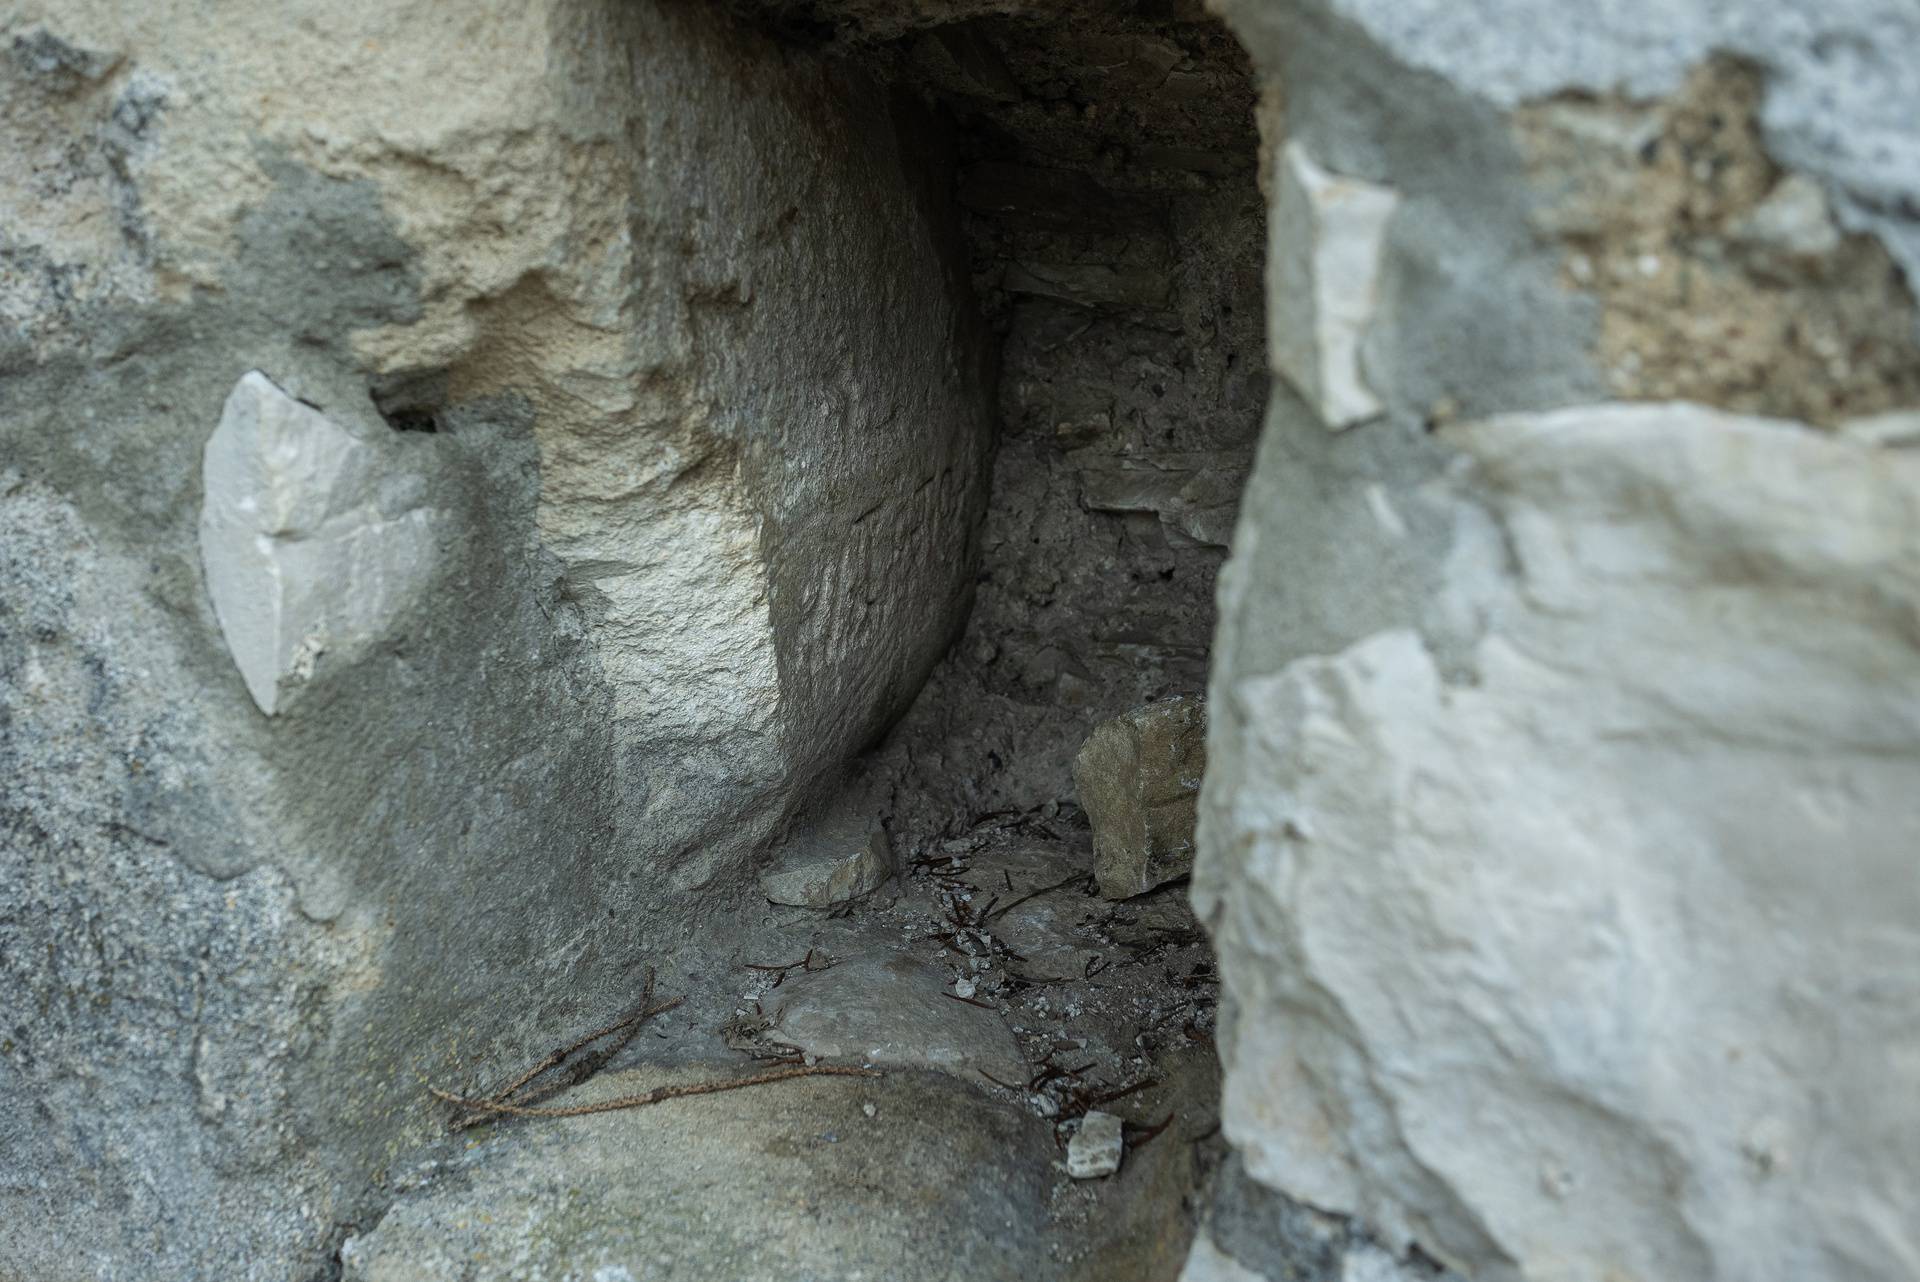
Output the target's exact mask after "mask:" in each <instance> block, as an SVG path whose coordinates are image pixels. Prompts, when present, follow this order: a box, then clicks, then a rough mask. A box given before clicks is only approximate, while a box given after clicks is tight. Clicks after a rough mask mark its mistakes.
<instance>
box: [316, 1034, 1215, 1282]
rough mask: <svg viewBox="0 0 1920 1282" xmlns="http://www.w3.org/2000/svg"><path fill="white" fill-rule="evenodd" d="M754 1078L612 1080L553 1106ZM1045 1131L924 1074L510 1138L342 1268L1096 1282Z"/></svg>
mask: <svg viewBox="0 0 1920 1282" xmlns="http://www.w3.org/2000/svg"><path fill="white" fill-rule="evenodd" d="M950 1004H951V1003H950ZM957 1008H958V1009H962V1010H964V1009H965V1008H964V1007H957ZM982 1013H984V1012H982ZM753 1067H754V1066H752V1065H728V1066H720V1067H714V1066H707V1067H704V1068H700V1069H697V1070H694V1069H674V1070H663V1069H658V1068H648V1069H637V1070H634V1071H631V1072H626V1073H610V1074H606V1075H604V1076H603V1077H600V1078H596V1079H595V1080H594V1081H592V1082H590V1083H588V1084H587V1085H586V1086H584V1087H582V1088H580V1089H578V1090H575V1091H572V1092H570V1093H568V1095H566V1096H565V1097H564V1100H563V1101H556V1102H565V1103H569V1104H577V1103H583V1102H586V1101H588V1100H591V1099H603V1098H610V1097H612V1096H616V1095H626V1094H634V1093H638V1092H640V1091H644V1090H648V1089H650V1088H652V1087H655V1086H659V1085H663V1084H665V1083H668V1082H680V1081H695V1080H702V1079H706V1078H711V1077H724V1076H726V1075H727V1074H728V1073H729V1072H735V1073H740V1074H745V1073H747V1072H749V1071H752V1069H753ZM869 1110H871V1114H869ZM1049 1129H1050V1128H1049V1125H1048V1124H1047V1123H1046V1122H1044V1121H1042V1120H1040V1119H1037V1118H1034V1117H1031V1116H1028V1115H1027V1114H1025V1113H1024V1112H1023V1111H1021V1110H1019V1109H1017V1108H1013V1107H1010V1106H1007V1105H1004V1104H996V1103H995V1102H993V1101H992V1100H990V1099H987V1098H985V1097H983V1096H982V1095H981V1094H980V1092H978V1091H976V1090H974V1089H972V1088H970V1087H965V1086H963V1085H961V1084H960V1083H958V1082H955V1081H953V1080H951V1079H949V1078H945V1077H942V1076H939V1075H937V1074H929V1073H896V1074H889V1075H887V1076H886V1077H883V1078H873V1079H866V1078H835V1077H821V1078H803V1079H800V1080H797V1081H792V1082H780V1083H776V1084H773V1085H769V1086H758V1087H752V1088H749V1089H746V1090H740V1091H731V1092H727V1093H725V1094H719V1095H702V1096H695V1097H691V1098H687V1099H679V1100H670V1101H668V1102H666V1103H664V1104H659V1105H656V1106H653V1107H650V1108H642V1109H635V1110H631V1111H622V1112H611V1113H601V1114H597V1115H594V1116H590V1117H580V1118H566V1119H558V1120H539V1121H531V1122H528V1123H521V1124H505V1125H501V1126H499V1127H498V1128H496V1129H495V1130H493V1131H492V1133H491V1134H489V1135H488V1137H487V1138H485V1139H483V1140H482V1141H481V1142H480V1144H479V1146H478V1147H477V1148H476V1149H474V1150H473V1151H472V1152H470V1153H468V1154H466V1155H465V1156H464V1157H462V1158H461V1159H459V1160H458V1162H457V1163H454V1164H452V1165H451V1166H450V1168H449V1169H446V1170H444V1171H442V1172H440V1173H439V1174H437V1175H436V1176H435V1177H434V1178H433V1180H432V1181H431V1182H430V1183H427V1184H425V1185H424V1186H421V1187H416V1188H414V1189H412V1190H410V1191H408V1192H404V1193H402V1195H401V1197H400V1199H399V1201H398V1202H397V1203H396V1204H395V1205H394V1206H393V1207H392V1208H391V1209H390V1210H389V1211H388V1212H387V1213H386V1215H385V1217H384V1218H383V1219H381V1221H380V1222H379V1223H378V1225H376V1226H375V1227H374V1228H372V1229H371V1230H370V1231H368V1232H364V1233H361V1234H359V1235H357V1236H355V1237H353V1238H352V1239H350V1240H349V1241H348V1242H347V1244H346V1245H345V1246H344V1247H343V1249H342V1250H341V1253H340V1255H341V1262H342V1265H343V1267H344V1272H343V1277H344V1279H345V1280H346V1282H509V1280H510V1279H511V1280H516V1282H517V1280H519V1279H527V1278H554V1279H559V1278H578V1279H581V1280H582V1282H588V1280H590V1279H599V1280H600V1282H653V1280H654V1279H674V1280H675V1282H696V1280H700V1279H715V1280H716V1282H718V1280H721V1279H724V1280H726V1282H796V1280H799V1279H808V1278H821V1279H824V1278H835V1279H842V1278H865V1279H867V1280H868V1282H883V1280H891V1282H944V1280H946V1279H960V1278H965V1279H983V1280H985V1282H996V1280H999V1279H1005V1280H1006V1282H1031V1280H1032V1279H1034V1278H1041V1277H1091V1276H1095V1275H1093V1274H1091V1273H1088V1272H1086V1271H1084V1270H1080V1269H1076V1268H1063V1267H1061V1265H1060V1263H1059V1262H1057V1261H1055V1260H1054V1259H1053V1258H1052V1256H1053V1252H1054V1251H1055V1249H1056V1248H1057V1246H1058V1244H1059V1243H1060V1241H1061V1234H1060V1232H1059V1230H1058V1228H1057V1227H1056V1226H1055V1225H1053V1224H1052V1223H1051V1221H1050V1217H1049V1212H1048V1190H1049V1188H1050V1187H1051V1186H1052V1184H1053V1182H1054V1180H1055V1179H1056V1178H1057V1173H1056V1171H1055V1169H1054V1163H1055V1162H1056V1161H1057V1160H1058V1156H1059V1155H1058V1152H1057V1151H1056V1150H1055V1148H1054V1146H1053V1141H1052V1140H1051V1138H1050V1137H1049ZM1129 1205H1131V1204H1129ZM1166 1205H1167V1210H1166V1211H1164V1212H1162V1214H1163V1215H1173V1214H1175V1213H1176V1212H1177V1208H1178V1205H1179V1204H1178V1200H1177V1199H1173V1200H1171V1201H1170V1202H1168V1203H1167V1204H1166ZM1140 1209H1141V1211H1144V1210H1145V1209H1146V1208H1144V1207H1143V1208H1140ZM1122 1221H1123V1223H1122V1224H1121V1225H1116V1230H1115V1231H1116V1232H1117V1231H1118V1230H1119V1228H1121V1227H1125V1225H1124V1216H1122ZM1148 1227H1154V1226H1148ZM1157 1227H1158V1231H1159V1232H1160V1233H1161V1234H1163V1235H1166V1234H1169V1233H1170V1231H1171V1226H1169V1225H1166V1224H1158V1225H1157ZM1174 1236H1176V1238H1180V1235H1178V1234H1174ZM1180 1240H1182V1241H1183V1240H1184V1239H1183V1238H1180ZM1099 1276H1102V1277H1106V1276H1111V1271H1110V1270H1109V1271H1108V1272H1107V1273H1105V1274H1101V1275H1099Z"/></svg>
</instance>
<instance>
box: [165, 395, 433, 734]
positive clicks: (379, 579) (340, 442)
mask: <svg viewBox="0 0 1920 1282" xmlns="http://www.w3.org/2000/svg"><path fill="white" fill-rule="evenodd" d="M202 478H203V481H204V484H205V493H204V498H203V501H202V506H201V509H200V561H201V565H202V566H203V567H204V568H205V570H206V576H207V591H208V593H209V595H211V596H212V598H213V609H214V613H215V615H216V616H218V618H219V620H220V631H221V633H222V635H223V636H225V638H226V642H227V649H228V651H229V652H231V653H232V655H233V661H234V664H235V665H236V666H237V667H238V668H239V669H240V675H241V677H242V678H244V679H245V681H246V683H247V693H249V694H251V695H252V696H253V701H254V702H255V703H256V704H258V705H259V707H260V711H262V712H264V713H266V714H267V715H268V716H272V715H273V714H274V713H275V712H277V711H278V710H279V709H280V707H281V706H282V705H283V704H284V703H285V702H286V701H287V699H288V698H289V697H290V696H291V695H292V694H293V693H294V692H295V690H297V688H298V687H299V686H300V685H302V684H304V683H305V682H306V681H308V680H309V679H311V678H312V677H313V676H314V675H315V673H316V671H317V670H318V668H319V666H320V665H321V664H322V662H323V661H324V662H326V663H328V664H333V663H338V662H340V661H342V660H345V659H349V658H351V657H352V656H353V655H354V654H357V653H360V652H363V651H364V650H365V649H366V648H367V647H369V646H371V645H373V644H375V643H377V642H378V641H380V640H382V639H383V638H385V637H386V636H387V635H388V634H389V633H390V631H391V630H392V628H393V626H394V624H395V623H396V622H397V621H398V620H399V618H400V617H401V616H402V615H403V614H404V613H405V611H406V609H407V607H408V606H409V605H410V604H411V603H412V602H413V600H414V599H415V598H416V597H417V596H418V595H419V594H420V593H421V592H422V591H424V590H425V589H426V587H427V585H428V583H429V582H430V581H431V580H432V577H433V570H434V562H435V546H434V545H435V526H436V524H437V523H438V519H439V514H438V513H436V512H435V511H434V510H433V509H432V508H429V507H426V506H424V505H423V499H422V489H421V487H420V486H419V485H418V484H417V481H418V478H417V477H415V476H412V475H411V474H410V473H409V472H407V471H406V470H405V469H404V468H403V467H402V466H400V465H399V464H398V461H397V460H395V459H393V458H391V457H390V456H389V455H388V454H387V453H386V452H385V451H383V450H382V449H380V448H379V447H378V446H376V445H375V444H374V443H373V442H372V441H369V440H366V439H363V438H362V437H360V436H357V435H355V434H354V433H353V432H351V431H349V430H348V429H347V428H345V427H343V426H341V425H340V424H339V423H336V422H335V421H334V420H332V419H330V418H328V417H327V416H326V415H325V414H322V413H321V412H320V411H319V410H317V409H314V408H312V407H311V406H309V405H305V404H302V403H301V402H300V401H297V400H295V399H294V398H293V397H291V396H289V395H287V394H286V393H285V392H283V391H281V390H280V389H279V388H278V387H276V386H275V385H274V384H273V382H272V381H271V380H269V379H268V378H267V376H266V375H264V374H262V373H261V372H260V371H258V370H254V371H252V372H251V373H248V374H246V375H245V376H243V377H242V378H241V379H240V381H239V382H238V383H237V384H235V385H234V389H233V392H232V393H231V394H230V395H229V396H228V397H227V403H226V407H225V409H224V410H223V411H222V412H221V415H220V424H219V426H218V427H217V428H215V429H214V433H213V435H212V437H211V438H209V439H208V441H207V447H206V453H205V458H204V466H203V469H202Z"/></svg>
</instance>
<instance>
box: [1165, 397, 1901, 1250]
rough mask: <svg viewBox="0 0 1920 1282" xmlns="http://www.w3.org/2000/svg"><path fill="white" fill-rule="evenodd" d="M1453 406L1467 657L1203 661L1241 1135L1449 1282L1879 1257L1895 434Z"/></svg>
mask: <svg viewBox="0 0 1920 1282" xmlns="http://www.w3.org/2000/svg"><path fill="white" fill-rule="evenodd" d="M1447 436H1448V439H1449V440H1450V441H1451V442H1452V443H1453V444H1455V445H1457V446H1458V447H1459V448H1460V449H1462V450H1463V451H1465V453H1466V454H1467V456H1468V457H1469V458H1470V459H1471V460H1472V462H1473V465H1474V466H1473V469H1472V472H1471V473H1470V474H1469V480H1468V481H1467V482H1466V483H1470V484H1471V485H1472V492H1473V493H1474V494H1475V495H1476V496H1477V498H1478V501H1479V503H1481V504H1483V505H1484V507H1485V510H1486V511H1487V512H1488V514H1489V517H1490V519H1491V520H1492V521H1493V522H1494V523H1495V526H1496V529H1497V532H1498V533H1497V537H1496V538H1493V539H1488V540H1484V541H1481V542H1479V543H1478V544H1477V545H1471V546H1462V547H1457V548H1456V550H1455V558H1454V561H1453V563H1452V564H1450V566H1449V570H1448V573H1447V576H1446V578H1445V579H1444V580H1443V583H1442V590H1443V591H1444V592H1446V593H1448V594H1449V595H1450V596H1451V597H1452V601H1451V602H1450V604H1451V605H1452V606H1453V607H1454V608H1456V609H1459V610H1462V611H1472V612H1474V613H1475V614H1477V615H1478V616H1479V617H1481V618H1483V619H1484V620H1485V621H1486V631H1485V632H1484V634H1483V635H1482V637H1481V638H1480V640H1479V641H1478V643H1477V645H1476V646H1475V647H1474V649H1473V651H1472V652H1471V654H1470V655H1468V656H1467V657H1466V663H1467V664H1468V665H1470V668H1471V670H1472V671H1473V673H1474V676H1473V679H1472V680H1471V681H1470V682H1464V681H1460V680H1457V679H1454V680H1450V679H1449V678H1448V676H1447V675H1446V672H1445V671H1444V670H1443V669H1442V668H1441V667H1440V666H1439V664H1438V662H1437V660H1436V657H1435V654H1434V652H1433V651H1432V650H1431V649H1430V648H1429V647H1428V646H1426V645H1425V644H1423V642H1422V640H1421V638H1420V636H1419V635H1418V634H1417V633H1415V632H1413V631H1411V630H1392V631H1385V632H1381V633H1379V634H1377V635H1374V636H1372V637H1369V638H1367V639H1365V640H1363V641H1361V642H1359V643H1357V644H1355V645H1353V646H1351V647H1349V648H1347V649H1345V650H1343V651H1341V652H1339V653H1337V654H1334V655H1330V656H1327V657H1324V658H1310V659H1302V660H1299V661H1296V662H1294V663H1292V664H1290V665H1288V666H1286V667H1284V668H1281V669H1278V670H1270V671H1260V670H1258V669H1249V668H1247V667H1245V666H1243V665H1241V664H1239V663H1235V662H1233V661H1232V660H1233V658H1234V657H1235V656H1231V655H1230V656H1229V662H1228V663H1227V664H1226V665H1225V666H1223V667H1222V669H1221V671H1220V675H1219V677H1218V680H1217V683H1216V686H1215V690H1214V700H1213V703H1214V707H1215V710H1216V713H1215V720H1216V724H1217V726H1218V730H1217V732H1216V735H1215V739H1214V745H1215V748H1216V755H1215V763H1214V767H1213V771H1210V773H1209V776H1208V794H1207V818H1206V827H1205V831H1206V843H1207V845H1206V850H1207V857H1206V858H1205V859H1204V860H1203V861H1202V863H1201V865H1200V867H1199V869H1198V871H1197V874H1196V876H1197V879H1198V880H1197V886H1196V892H1195V897H1196V901H1197V903H1198V906H1199V908H1200V911H1201V913H1202V916H1203V917H1205V918H1207V919H1209V920H1211V921H1212V923H1213V929H1214V932H1215V938H1216V942H1217V945H1218V947H1219V949H1220V954H1221V958H1222V964H1223V967H1224V968H1225V970H1226V973H1227V975H1228V977H1229V981H1230V983H1231V985H1232V988H1233V992H1234V997H1235V1001H1236V1007H1237V1010H1238V1012H1239V1018H1238V1023H1237V1025H1236V1027H1235V1029H1234V1031H1233V1035H1232V1041H1231V1043H1230V1050H1229V1052H1228V1054H1227V1062H1228V1067H1229V1076H1228V1082H1227V1092H1226V1112H1225V1124H1226V1129H1227V1133H1228V1135H1229V1137H1230V1139H1231V1140H1232V1141H1233V1142H1234V1144H1235V1145H1236V1147H1238V1148H1239V1149H1240V1151H1241V1152H1242V1153H1243V1154H1244V1155H1245V1158H1246V1161H1247V1165H1248V1168H1249V1169H1250V1170H1251V1171H1252V1172H1253V1173H1254V1174H1255V1175H1256V1176H1257V1177H1259V1178H1260V1179H1262V1180H1264V1181H1267V1182H1269V1183H1271V1184H1273V1185H1275V1186H1276V1187H1279V1188H1282V1189H1285V1190H1287V1191H1289V1192H1290V1193H1292V1194H1293V1195H1294V1196H1296V1197H1299V1198H1301V1199H1302V1200H1304V1201H1307V1202H1310V1203H1312V1204H1313V1205H1316V1206H1321V1207H1325V1208H1328V1209H1332V1210H1339V1211H1346V1212H1351V1213H1357V1214H1361V1215H1363V1216H1365V1217H1367V1218H1368V1219H1370V1220H1371V1221H1373V1222H1374V1223H1376V1224H1378V1225H1380V1226H1381V1227H1382V1228H1383V1229H1384V1230H1385V1231H1386V1232H1387V1234H1388V1236H1389V1239H1390V1240H1391V1241H1393V1242H1396V1243H1405V1242H1408V1241H1413V1240H1417V1241H1418V1242H1419V1243H1420V1244H1421V1245H1422V1246H1423V1247H1425V1248H1426V1249H1427V1250H1428V1251H1430V1252H1432V1253H1434V1254H1436V1255H1438V1256H1440V1257H1441V1258H1443V1259H1445V1260H1447V1261H1449V1262H1450V1263H1453V1264H1455V1265H1456V1266H1458V1267H1459V1268H1461V1269H1462V1271H1464V1272H1468V1273H1470V1274H1471V1275H1473V1276H1486V1277H1505V1276H1516V1275H1518V1276H1526V1277H1539V1278H1547V1277H1555V1278H1558V1277H1566V1278H1577V1279H1589V1278H1591V1279H1600V1278H1603V1277H1613V1276H1626V1277H1682V1276H1684V1277H1699V1278H1779V1279H1787V1278H1800V1277H1807V1276H1815V1275H1827V1274H1829V1273H1830V1272H1831V1271H1832V1269H1833V1268H1834V1267H1836V1265H1835V1263H1834V1262H1835V1261H1838V1260H1841V1259H1845V1260H1846V1261H1848V1262H1849V1263H1848V1266H1847V1267H1848V1269H1849V1270H1851V1271H1852V1274H1853V1275H1854V1276H1860V1277H1874V1278H1889V1279H1891V1278H1895V1277H1899V1276H1903V1275H1904V1274H1905V1273H1906V1272H1907V1271H1908V1267H1909V1264H1910V1262H1911V1261H1912V1260H1914V1259H1915V1258H1917V1257H1916V1252H1920V1239H1916V1237H1915V1227H1916V1226H1915V1224H1914V1221H1913V1220H1912V1217H1911V1216H1909V1215H1907V1214H1906V1210H1905V1209H1906V1208H1908V1207H1911V1206H1913V1205H1915V1202H1916V1199H1917V1198H1920V1163H1916V1161H1915V1158H1914V1155H1915V1153H1916V1152H1920V1147H1916V1146H1917V1145H1920V1104H1917V1103H1916V1101H1920V1077H1915V1076H1914V1074H1913V1072H1912V1071H1911V1069H1910V1066H1909V1064H1910V1061H1911V1059H1912V1057H1911V1056H1910V1055H1908V1054H1907V1051H1908V1050H1909V1049H1910V1048H1911V1045H1912V1027H1913V1016H1914V1012H1915V1011H1916V1010H1920V988H1916V986H1915V985H1914V983H1913V982H1912V976H1914V975H1915V974H1920V928H1917V927H1916V924H1917V923H1920V881H1917V880H1916V879H1915V877H1914V875H1913V872H1914V869H1913V862H1912V859H1913V851H1914V850H1915V848H1916V842H1920V795H1916V793H1915V792H1914V790H1913V788H1912V786H1911V783H1912V779H1913V777H1914V773H1915V770H1916V768H1917V767H1920V702H1916V700H1915V698H1914V697H1913V696H1912V694H1911V692H1910V691H1909V690H1908V688H1907V686H1906V685H1905V684H1903V683H1901V682H1899V681H1898V680H1892V681H1890V679H1889V678H1890V676H1891V674H1895V673H1901V672H1907V671H1911V670H1913V669H1914V667H1915V666H1916V663H1920V653H1917V652H1916V651H1917V650H1920V645H1917V644H1916V640H1915V637H1914V635H1913V631H1912V628H1911V626H1910V619H1911V615H1912V612H1913V610H1914V609H1915V608H1916V605H1920V576H1917V575H1916V573H1915V567H1916V566H1920V460H1916V459H1914V458H1913V457H1912V456H1910V455H1905V454H1902V453H1900V452H1898V451H1885V450H1876V449H1872V448H1865V447H1860V446H1855V445H1850V444H1845V443H1840V442H1835V441H1831V440H1826V439H1822V438H1821V437H1820V436H1819V435H1817V434H1815V433H1813V432H1812V431H1810V430H1808V429H1806V428H1804V427H1800V426H1797V425H1794V424H1789V423H1779V422H1769V421H1760V420H1751V419H1743V418H1740V417H1737V416H1732V415H1727V414H1723V413H1718V412H1715V411H1711V410H1706V409H1702V408H1698V407H1690V406H1644V407H1636V406H1609V407H1596V408H1590V409H1572V410H1564V411H1559V412H1555V413H1551V414H1543V415H1517V416H1510V417H1504V418H1498V419H1493V420H1489V421H1486V422H1482V423H1476V424H1472V425H1468V426H1464V427H1461V428H1458V429H1455V430H1452V431H1450V432H1449V433H1447ZM1509 566H1510V567H1511V568H1510V569H1509ZM1260 573H1261V567H1260V566H1259V565H1258V564H1257V563H1247V564H1246V565H1245V566H1244V567H1243V570H1242V572H1241V573H1240V575H1239V576H1237V577H1236V578H1235V579H1234V580H1233V590H1234V591H1235V592H1239V593H1245V592H1249V591H1252V590H1255V589H1254V588H1253V587H1252V584H1253V583H1255V582H1257V576H1258V575H1259V574H1260ZM1509 574H1511V576H1512V577H1511V578H1509V577H1508V575H1509ZM1216 771H1217V772H1218V775H1217V777H1216V774H1215V773H1214V772H1216ZM1707 905H1711V911H1707ZM1890 1074H1891V1076H1889V1075H1890Z"/></svg>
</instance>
